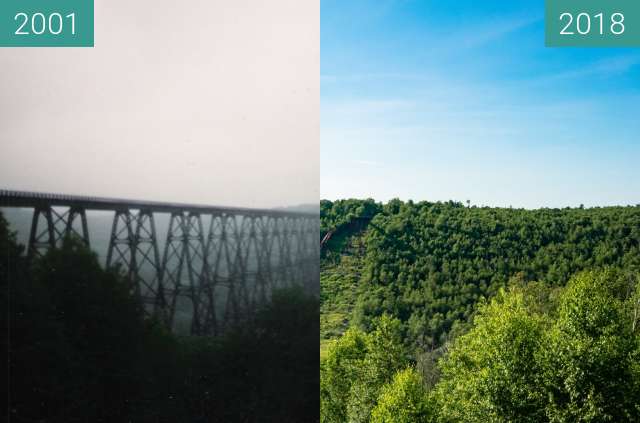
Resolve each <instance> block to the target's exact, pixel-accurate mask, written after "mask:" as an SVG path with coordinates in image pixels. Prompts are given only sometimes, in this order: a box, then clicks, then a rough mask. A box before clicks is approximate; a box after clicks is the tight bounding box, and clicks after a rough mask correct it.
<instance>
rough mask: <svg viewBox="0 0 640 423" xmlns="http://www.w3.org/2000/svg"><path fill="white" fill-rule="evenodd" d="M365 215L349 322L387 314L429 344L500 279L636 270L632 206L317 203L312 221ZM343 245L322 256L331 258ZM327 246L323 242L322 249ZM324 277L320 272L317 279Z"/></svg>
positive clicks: (333, 223)
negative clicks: (358, 274) (605, 269)
mask: <svg viewBox="0 0 640 423" xmlns="http://www.w3.org/2000/svg"><path fill="white" fill-rule="evenodd" d="M364 215H368V216H373V219H372V220H371V222H370V224H369V225H368V228H367V230H366V233H365V235H364V237H363V240H364V249H363V257H362V259H363V269H362V275H361V277H360V278H359V280H358V287H357V290H358V294H357V295H356V296H355V297H354V304H353V313H352V315H351V316H350V318H351V319H352V321H353V323H355V324H356V325H357V326H361V327H363V328H365V329H368V328H370V327H371V319H372V318H374V317H377V316H380V315H382V314H383V313H389V314H390V315H392V316H395V317H397V318H399V319H400V321H401V322H402V330H403V332H404V334H405V337H406V339H408V340H410V341H411V342H412V343H415V344H416V345H418V346H423V347H428V348H435V347H437V346H439V345H442V344H443V343H444V342H445V341H446V339H447V336H448V335H449V334H450V333H452V332H453V333H454V334H455V333H456V332H460V331H462V330H463V329H464V326H465V324H466V323H467V322H468V321H469V319H470V317H471V316H472V315H473V313H474V311H475V304H476V303H477V302H478V300H479V299H481V298H489V297H491V296H493V295H495V293H496V292H498V290H499V289H500V288H503V287H505V286H507V285H508V284H509V282H510V281H522V282H527V281H541V282H544V283H545V284H547V285H549V286H564V285H565V284H566V283H567V281H568V280H569V278H570V277H571V276H572V275H574V274H576V273H577V272H579V271H581V270H585V269H592V268H598V267H602V266H613V267H617V268H620V269H624V270H625V271H627V272H636V273H637V272H638V269H640V247H639V244H640V207H638V206H636V207H605V208H590V209H584V208H573V209H569V208H567V209H540V210H523V209H507V208H489V207H465V206H464V205H463V204H461V203H455V202H448V203H429V202H420V203H413V202H406V203H404V202H401V201H399V200H393V201H390V202H389V203H387V204H384V205H380V204H376V203H375V202H373V200H362V201H361V200H344V201H336V202H330V201H326V200H325V201H323V202H321V227H322V228H323V229H324V230H330V229H335V228H340V227H341V226H343V225H345V224H346V223H347V222H349V220H350V219H353V218H354V217H357V216H364ZM343 245H344V242H343V243H342V244H341V243H337V244H336V245H333V247H334V250H333V251H332V250H331V249H329V251H328V252H325V254H324V257H325V258H324V259H323V260H324V263H323V265H324V266H325V267H327V265H328V262H329V261H332V262H335V261H336V260H337V261H339V258H337V256H339V252H340V251H335V250H340V249H341V248H342V247H343ZM329 247H331V246H329ZM325 279H326V278H325Z"/></svg>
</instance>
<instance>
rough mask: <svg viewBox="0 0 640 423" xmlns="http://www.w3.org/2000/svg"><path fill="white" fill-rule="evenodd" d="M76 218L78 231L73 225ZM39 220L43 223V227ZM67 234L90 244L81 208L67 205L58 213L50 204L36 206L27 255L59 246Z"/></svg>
mask: <svg viewBox="0 0 640 423" xmlns="http://www.w3.org/2000/svg"><path fill="white" fill-rule="evenodd" d="M77 218H80V225H81V226H80V229H79V230H80V232H78V230H76V228H75V227H74V222H75V220H76V219H77ZM43 220H44V222H42V221H43ZM41 222H42V223H44V228H42V226H41ZM69 236H75V237H77V238H78V239H81V240H82V241H84V243H85V244H86V245H87V246H90V243H89V229H88V226H87V216H86V213H85V210H84V209H83V208H80V207H67V208H66V210H65V211H64V212H63V213H62V214H60V213H58V211H56V210H55V209H54V208H53V207H51V206H46V205H45V206H42V205H40V206H37V207H35V208H34V210H33V217H32V219H31V230H30V234H29V246H28V250H27V256H28V257H29V258H33V257H35V256H42V255H43V254H44V252H45V251H46V250H48V249H49V248H55V247H58V246H60V245H61V244H62V241H63V240H64V238H66V237H69Z"/></svg>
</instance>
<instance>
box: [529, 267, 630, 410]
mask: <svg viewBox="0 0 640 423" xmlns="http://www.w3.org/2000/svg"><path fill="white" fill-rule="evenodd" d="M624 291H625V290H624V288H623V284H621V283H620V278H619V274H618V273H617V272H616V271H614V270H611V269H608V270H604V271H600V272H586V273H582V274H580V275H578V276H576V277H575V278H573V279H572V281H571V283H570V284H569V285H568V287H567V288H566V290H565V291H564V293H563V295H562V297H561V303H560V308H559V317H558V320H557V321H556V322H555V324H554V326H553V328H552V330H551V331H550V333H549V336H548V342H547V345H546V347H545V348H544V349H542V350H541V357H540V361H541V362H542V367H543V378H544V383H545V386H546V387H547V389H548V398H549V405H548V407H547V414H548V417H549V419H550V421H553V422H604V421H638V420H640V412H639V411H640V410H639V409H638V404H640V390H639V389H638V380H637V373H636V371H635V370H634V368H635V366H637V363H636V361H635V360H636V359H637V355H636V354H637V345H638V336H637V334H634V333H633V323H632V319H631V318H630V317H629V315H628V313H627V309H628V308H627V307H626V305H625V299H624ZM633 300H634V299H633V297H632V298H630V299H629V300H627V301H633Z"/></svg>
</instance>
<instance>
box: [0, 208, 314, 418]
mask: <svg viewBox="0 0 640 423" xmlns="http://www.w3.org/2000/svg"><path fill="white" fill-rule="evenodd" d="M21 252H22V248H21V247H20V246H19V245H18V244H17V243H16V240H15V236H14V235H13V234H12V233H10V232H9V230H8V227H7V222H6V221H5V220H4V218H3V217H2V215H0V258H1V259H0V289H1V291H0V295H2V311H1V313H0V316H1V317H0V318H1V319H2V325H3V331H4V333H6V334H8V337H7V339H6V341H7V344H6V345H5V347H6V348H5V350H6V351H7V352H8V356H9V362H8V363H9V366H8V371H9V375H8V376H9V377H8V387H9V396H8V400H9V408H8V410H9V417H10V420H11V421H15V422H22V421H38V422H65V423H67V422H76V421H79V422H88V421H91V422H125V421H132V422H178V421H184V422H208V421H221V422H222V421H224V422H253V421H256V422H258V421H259V422H269V421H274V422H299V421H309V422H313V421H317V420H318V408H319V400H318V385H319V378H318V355H317V349H318V341H317V340H318V338H317V333H318V330H319V329H318V301H317V300H316V299H315V298H310V297H307V296H306V295H305V294H304V293H303V292H302V290H298V289H290V290H289V289H288V290H283V291H279V292H276V293H275V294H274V296H273V298H272V301H271V303H270V304H268V305H266V306H265V307H264V308H263V309H262V310H261V311H260V312H259V313H258V314H257V317H256V318H255V320H254V321H253V322H252V323H251V324H250V325H247V326H246V327H243V328H238V330H236V331H233V332H231V333H229V334H228V335H227V336H225V337H221V338H208V337H176V336H174V335H172V334H170V333H168V332H167V331H166V330H164V329H163V328H162V327H161V326H160V325H158V324H156V323H155V322H153V321H150V320H147V319H145V318H143V315H142V312H141V308H140V306H139V304H138V303H137V302H136V301H135V300H134V299H133V298H132V296H131V295H130V294H129V290H128V288H127V285H126V283H125V279H124V278H123V277H122V276H121V275H120V274H119V273H118V272H117V271H116V270H108V271H105V270H103V269H101V268H100V266H99V264H98V260H97V258H96V256H95V255H94V254H93V253H92V252H90V251H88V250H87V249H86V248H85V247H84V246H83V245H82V244H81V243H80V242H77V241H74V240H71V239H70V240H67V241H66V242H65V244H64V245H63V247H62V248H60V249H57V250H51V251H49V252H48V253H47V255H46V256H45V257H44V258H42V259H40V260H38V261H36V262H35V263H32V264H31V265H28V264H27V263H26V261H25V260H24V259H23V257H22V255H21Z"/></svg>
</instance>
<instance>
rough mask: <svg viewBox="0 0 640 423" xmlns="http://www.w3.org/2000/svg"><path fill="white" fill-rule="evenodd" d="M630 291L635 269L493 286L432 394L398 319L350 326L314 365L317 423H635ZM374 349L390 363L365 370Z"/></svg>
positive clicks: (637, 392) (638, 299) (638, 296)
mask: <svg viewBox="0 0 640 423" xmlns="http://www.w3.org/2000/svg"><path fill="white" fill-rule="evenodd" d="M639 292H640V279H639V278H638V277H637V276H635V277H633V278H632V279H629V277H628V275H625V274H624V273H623V272H620V271H618V270H612V269H610V268H606V269H604V270H601V271H591V272H585V273H580V274H579V275H577V276H575V277H574V278H572V279H571V281H570V282H569V285H568V286H567V287H566V288H564V289H558V288H551V287H548V286H545V285H543V284H531V285H515V286H512V287H511V288H509V289H508V290H501V291H499V292H498V293H497V295H496V296H495V297H494V298H493V299H492V300H491V301H489V302H485V303H482V304H481V305H480V306H479V307H478V308H479V310H478V313H477V316H476V318H475V319H474V322H473V325H472V327H471V329H470V330H469V331H468V332H467V333H466V334H464V335H462V336H460V337H458V338H457V339H456V340H455V341H453V343H452V344H451V345H450V347H449V350H448V352H446V353H445V354H444V355H443V357H442V358H441V359H440V360H439V362H438V364H439V367H440V368H441V372H442V373H441V376H440V378H439V380H438V381H437V383H435V386H433V387H431V389H429V387H428V384H426V383H425V380H424V378H423V377H421V375H420V373H419V372H418V371H417V370H416V369H414V368H413V367H411V366H410V364H409V363H408V362H407V359H406V358H404V359H402V357H406V355H404V354H403V352H402V351H403V344H402V341H401V340H400V339H399V336H398V334H397V333H398V332H397V331H398V329H399V321H398V320H397V319H392V318H390V317H388V316H386V315H385V316H383V317H382V319H381V320H380V319H376V320H375V321H374V326H375V327H376V329H375V330H374V331H373V332H371V333H370V334H367V333H365V332H362V331H361V330H359V329H354V328H351V329H349V330H348V331H347V332H346V334H345V335H344V336H343V337H341V338H340V339H339V340H337V341H336V342H335V343H334V344H333V346H332V347H331V348H330V349H329V351H328V353H327V357H326V358H325V359H324V360H323V361H322V364H321V392H320V394H321V407H322V408H321V411H322V414H321V421H323V422H327V423H328V422H344V421H347V422H356V421H357V422H363V421H370V422H389V423H390V422H434V423H435V422H438V423H453V422H496V423H497V422H505V423H506V422H558V423H560V422H561V423H570V422H607V421H615V422H623V421H624V422H638V421H640V365H639V364H638V363H639V359H640V328H639V327H638V314H639V313H640V293H639ZM380 322H383V323H382V326H383V327H386V328H394V330H393V332H391V333H394V334H396V335H394V336H390V335H389V331H381V330H380V329H378V327H379V326H380V325H381V323H380ZM376 346H379V347H376ZM376 348H381V349H383V350H384V351H388V353H387V354H388V355H391V354H392V355H394V356H395V357H396V359H395V360H394V365H390V364H389V363H388V362H387V364H386V365H383V366H385V367H384V368H383V369H378V368H376V367H375V366H373V368H372V364H371V363H372V362H375V361H374V360H371V359H369V356H370V355H373V354H376V352H377V351H378V350H377V349H376ZM407 365H409V367H407ZM371 375H376V376H377V377H373V378H372V376H371ZM363 382H364V383H363ZM363 399H365V400H364V401H363Z"/></svg>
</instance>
